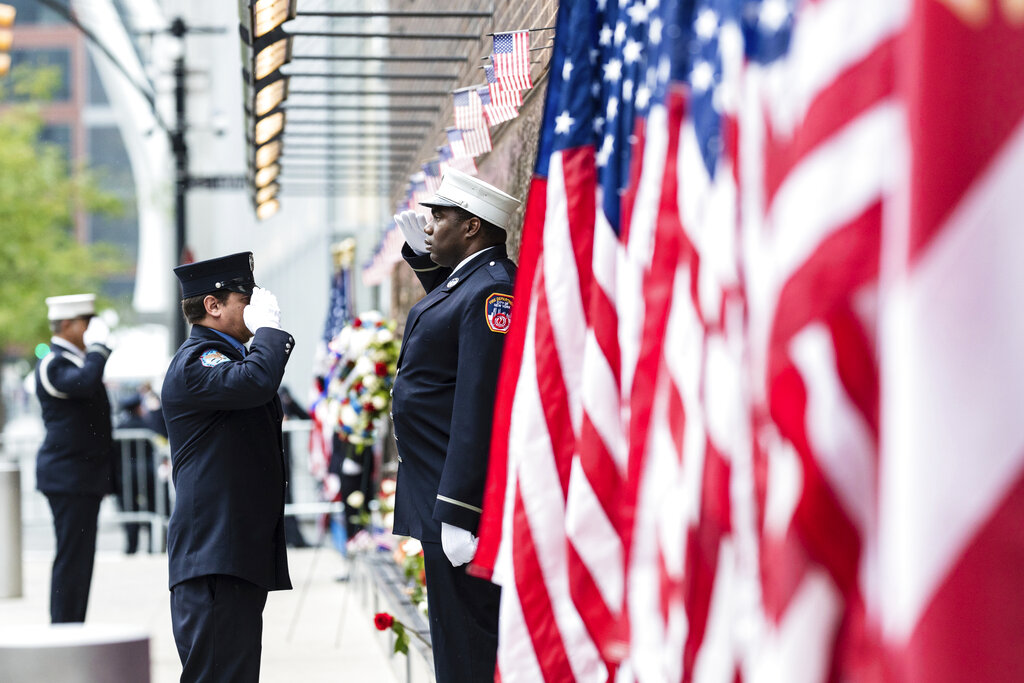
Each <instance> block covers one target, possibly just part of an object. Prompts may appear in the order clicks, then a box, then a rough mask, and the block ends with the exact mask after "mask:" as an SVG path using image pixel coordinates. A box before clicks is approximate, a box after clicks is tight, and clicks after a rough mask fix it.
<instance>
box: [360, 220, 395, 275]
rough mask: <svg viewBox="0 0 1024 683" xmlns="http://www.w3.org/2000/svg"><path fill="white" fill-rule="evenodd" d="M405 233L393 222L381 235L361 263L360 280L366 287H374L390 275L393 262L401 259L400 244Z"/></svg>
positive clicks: (393, 265) (393, 266)
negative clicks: (375, 245) (374, 246)
mask: <svg viewBox="0 0 1024 683" xmlns="http://www.w3.org/2000/svg"><path fill="white" fill-rule="evenodd" d="M404 244H405V235H403V234H402V231H401V229H400V228H399V227H398V226H397V225H394V224H393V223H392V224H391V225H390V226H389V227H388V228H387V229H386V230H385V231H384V234H382V235H381V238H380V241H379V242H378V243H377V247H376V248H375V249H374V250H373V256H371V257H370V258H369V259H368V260H367V261H366V263H364V264H363V270H362V280H363V285H364V286H366V287H376V286H377V285H379V284H381V283H383V282H384V281H385V280H387V279H388V277H390V275H391V271H392V270H394V268H395V264H396V263H398V262H399V261H401V260H402V245H404Z"/></svg>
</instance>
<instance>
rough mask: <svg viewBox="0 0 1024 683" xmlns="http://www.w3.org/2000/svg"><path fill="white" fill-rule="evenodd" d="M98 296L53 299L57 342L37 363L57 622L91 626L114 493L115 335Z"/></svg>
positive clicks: (40, 479) (39, 472) (42, 482)
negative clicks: (111, 360)
mask: <svg viewBox="0 0 1024 683" xmlns="http://www.w3.org/2000/svg"><path fill="white" fill-rule="evenodd" d="M95 301H96V296H95V295H94V294H71V295H68V296H53V297H50V298H48V299H47V300H46V305H47V315H48V317H49V320H50V329H51V330H52V331H53V337H51V338H50V352H49V353H48V354H46V355H45V356H44V357H43V358H42V360H40V361H39V363H38V365H36V378H35V379H36V396H37V397H38V398H39V405H40V406H42V412H43V424H44V426H45V427H46V437H45V438H44V439H43V445H42V446H40V448H39V454H38V455H37V457H36V488H38V489H39V490H40V491H42V492H43V494H45V495H46V500H47V501H49V503H50V510H51V511H52V512H53V530H54V533H55V536H56V542H57V544H56V545H57V552H56V555H55V557H54V560H53V572H52V577H51V579H50V621H51V622H52V623H54V624H59V623H64V622H83V621H85V611H86V608H87V607H88V605H89V588H90V586H91V584H92V569H93V562H94V560H95V557H96V519H97V517H98V516H99V510H100V501H102V500H103V496H105V495H106V494H108V493H113V477H112V475H113V459H112V448H111V426H110V399H109V397H108V396H107V390H106V389H105V388H104V386H103V368H104V367H106V364H107V357H108V356H110V347H109V346H108V341H107V337H108V334H109V330H108V329H107V326H106V324H104V323H103V321H102V320H101V319H100V318H97V317H95V312H96V310H95Z"/></svg>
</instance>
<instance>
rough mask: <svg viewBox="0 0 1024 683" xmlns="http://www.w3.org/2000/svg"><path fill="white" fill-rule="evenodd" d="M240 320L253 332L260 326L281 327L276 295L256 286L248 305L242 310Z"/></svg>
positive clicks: (276, 328) (277, 328)
mask: <svg viewBox="0 0 1024 683" xmlns="http://www.w3.org/2000/svg"><path fill="white" fill-rule="evenodd" d="M242 320H243V321H245V326H246V327H247V328H249V331H250V332H252V333H253V334H256V330H258V329H260V328H261V327H273V328H274V329H275V330H279V329H281V309H280V308H278V306H277V297H276V296H274V295H273V294H271V293H270V292H269V291H267V290H266V289H263V288H262V287H256V288H255V289H253V290H252V295H251V296H250V297H249V305H248V306H246V307H245V309H244V310H243V311H242Z"/></svg>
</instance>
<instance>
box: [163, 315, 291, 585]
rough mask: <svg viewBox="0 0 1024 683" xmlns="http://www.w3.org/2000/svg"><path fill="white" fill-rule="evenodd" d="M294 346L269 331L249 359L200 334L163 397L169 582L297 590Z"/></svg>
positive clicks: (170, 375)
mask: <svg viewBox="0 0 1024 683" xmlns="http://www.w3.org/2000/svg"><path fill="white" fill-rule="evenodd" d="M293 345H294V340H293V339H292V337H291V335H290V334H288V333H287V332H284V331H282V330H276V329H273V328H269V327H261V328H260V329H259V330H257V332H256V336H255V338H254V339H253V341H252V344H251V345H250V350H249V352H248V353H247V354H245V356H244V357H243V356H242V353H241V352H240V351H239V350H238V349H237V348H236V347H235V346H233V345H232V344H231V343H229V342H228V341H227V340H226V339H224V337H221V336H220V335H219V334H218V333H217V332H215V331H214V330H211V329H209V328H207V327H203V326H201V325H194V326H193V327H192V334H191V336H190V337H189V338H188V339H187V340H186V341H185V343H184V344H182V345H181V348H179V349H178V352H177V353H176V354H175V355H174V358H173V359H172V360H171V364H170V366H169V367H168V369H167V376H166V377H165V379H164V384H163V389H162V391H161V394H162V398H163V410H164V417H165V418H166V420H167V434H168V439H169V441H170V444H171V463H172V466H173V478H174V487H175V503H174V512H173V513H172V515H171V520H170V524H169V526H168V534H167V555H168V560H169V577H168V578H169V582H170V587H171V588H173V587H174V586H175V585H177V584H178V583H180V582H182V581H185V580H188V579H192V578H195V577H198V576H206V575H211V574H229V575H231V576H236V577H238V578H241V579H244V580H246V581H248V582H250V583H253V584H256V585H257V586H260V587H261V588H265V589H267V590H283V589H288V588H291V580H290V578H289V576H288V558H287V556H286V554H285V553H286V551H285V538H284V491H285V485H286V482H285V476H284V460H283V448H282V438H281V418H282V415H283V413H282V410H281V401H280V399H278V397H277V389H278V387H279V386H280V384H281V378H282V377H283V376H284V367H285V364H286V363H287V362H288V357H289V355H290V354H291V350H292V346H293Z"/></svg>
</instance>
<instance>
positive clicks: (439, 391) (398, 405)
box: [392, 245, 516, 542]
mask: <svg viewBox="0 0 1024 683" xmlns="http://www.w3.org/2000/svg"><path fill="white" fill-rule="evenodd" d="M403 256H405V259H406V261H407V262H408V263H409V265H410V266H412V268H413V270H414V271H416V274H417V276H418V277H419V279H420V282H421V283H422V284H423V287H424V289H426V290H427V295H426V296H425V297H423V298H422V299H421V300H420V301H419V302H417V303H416V305H415V306H413V307H412V310H411V311H410V312H409V318H408V320H407V321H406V325H405V334H404V338H403V341H402V351H401V354H400V356H399V359H398V374H397V376H396V378H395V385H394V390H393V401H392V418H393V420H394V425H395V439H396V443H397V446H398V454H399V457H400V459H401V462H400V464H399V466H398V486H397V490H396V492H395V522H394V533H395V534H398V535H408V536H413V537H414V538H418V539H420V540H421V541H433V542H439V541H440V539H441V522H447V523H448V524H452V525H454V526H458V527H461V528H463V529H468V530H469V531H472V532H474V533H476V530H477V527H478V525H479V523H480V512H481V505H482V503H483V493H484V486H485V484H486V479H487V463H488V456H489V452H490V443H491V423H492V420H493V415H492V413H493V411H494V398H495V392H496V387H497V381H498V370H499V367H500V365H501V352H502V347H503V344H504V341H505V333H506V332H507V330H508V320H509V313H510V307H511V303H512V288H513V280H514V279H515V273H516V265H515V263H513V262H512V261H511V260H509V259H508V257H507V255H506V252H505V247H504V246H499V247H492V248H490V249H486V250H484V251H483V252H481V253H479V254H477V255H476V256H475V257H473V259H472V260H471V261H470V262H469V263H467V264H465V265H463V266H462V267H461V268H460V269H459V270H458V271H457V272H456V273H455V274H454V275H452V274H451V273H452V271H451V269H450V268H442V267H440V266H437V264H435V263H433V262H432V261H431V260H430V256H429V255H423V256H419V255H416V254H415V253H414V252H412V251H411V250H410V249H409V247H408V245H406V246H405V248H404V249H403Z"/></svg>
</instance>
